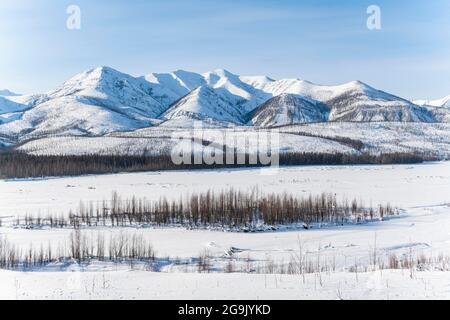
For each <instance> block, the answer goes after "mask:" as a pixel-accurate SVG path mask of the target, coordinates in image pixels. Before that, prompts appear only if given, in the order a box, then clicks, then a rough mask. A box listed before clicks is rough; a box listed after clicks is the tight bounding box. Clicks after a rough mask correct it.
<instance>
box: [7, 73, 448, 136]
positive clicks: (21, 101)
mask: <svg viewBox="0 0 450 320" xmlns="http://www.w3.org/2000/svg"><path fill="white" fill-rule="evenodd" d="M5 93H7V94H9V91H5ZM448 100H449V99H448V97H447V98H444V99H440V100H437V101H432V102H427V104H426V105H425V106H418V105H416V104H414V103H412V102H410V101H408V100H405V99H403V98H400V97H397V96H395V95H392V94H389V93H386V92H383V91H380V90H377V89H374V88H372V87H370V86H368V85H366V84H364V83H362V82H360V81H353V82H349V83H346V84H343V85H338V86H323V85H316V84H313V83H311V82H308V81H305V80H300V79H282V80H273V79H271V78H269V77H266V76H239V75H236V74H233V73H231V72H229V71H227V70H223V69H217V70H214V71H212V72H206V73H203V74H200V73H195V72H189V71H183V70H177V71H175V72H172V73H152V74H149V75H147V76H144V77H138V78H136V77H132V76H130V75H127V74H124V73H121V72H119V71H116V70H114V69H112V68H108V67H99V68H95V69H92V70H89V71H87V72H84V73H81V74H79V75H76V76H75V77H73V78H71V79H70V80H68V81H67V82H65V83H64V84H63V85H62V86H60V87H59V88H57V89H56V90H53V91H51V92H49V93H47V94H42V95H30V96H8V97H2V96H0V135H3V136H4V137H8V138H9V139H11V138H14V140H16V141H22V140H26V139H30V138H35V137H41V136H46V135H61V134H65V135H66V134H73V135H102V134H107V133H111V132H115V131H132V130H136V129H139V128H145V127H149V126H153V125H161V126H164V127H172V128H173V127H177V126H180V127H192V126H193V125H194V123H195V121H197V120H201V121H202V122H204V124H205V125H207V126H209V127H220V126H222V127H227V126H230V125H236V124H237V125H244V124H250V125H252V124H254V125H257V126H273V125H276V126H278V125H286V124H295V123H305V122H316V121H341V122H374V121H395V122H449V121H450V111H447V108H442V107H441V106H445V105H447V104H448ZM449 110H450V108H449ZM249 119H250V122H249Z"/></svg>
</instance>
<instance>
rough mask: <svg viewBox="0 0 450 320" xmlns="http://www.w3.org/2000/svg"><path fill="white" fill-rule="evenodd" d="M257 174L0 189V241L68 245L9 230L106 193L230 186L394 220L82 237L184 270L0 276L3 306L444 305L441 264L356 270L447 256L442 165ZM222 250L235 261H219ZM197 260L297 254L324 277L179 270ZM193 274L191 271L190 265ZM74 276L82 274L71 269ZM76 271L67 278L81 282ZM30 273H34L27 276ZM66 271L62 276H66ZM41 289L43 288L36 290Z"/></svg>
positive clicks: (60, 270)
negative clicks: (350, 202) (386, 208)
mask: <svg viewBox="0 0 450 320" xmlns="http://www.w3.org/2000/svg"><path fill="white" fill-rule="evenodd" d="M262 173H264V171H263V172H262V171H261V170H259V169H242V170H219V171H208V170H205V171H199V172H155V173H138V174H116V175H108V176H86V177H77V178H55V179H36V180H9V181H1V182H0V209H1V212H2V220H3V225H2V227H0V234H1V235H3V236H6V237H7V239H8V241H10V242H11V243H14V245H16V246H17V248H23V249H24V250H26V249H27V248H29V246H30V243H32V244H33V246H35V247H37V248H39V246H40V245H41V244H42V245H44V246H46V245H47V244H49V243H50V244H51V245H52V246H57V245H58V244H59V245H64V244H65V243H66V244H67V239H68V237H69V235H70V232H71V230H69V229H53V230H49V229H42V230H39V229H34V230H25V229H16V228H11V227H10V225H9V219H11V220H12V219H13V216H16V215H21V214H25V213H29V214H31V213H34V214H36V212H40V213H41V214H43V215H45V214H46V213H48V212H59V213H61V214H67V213H68V210H70V208H75V207H76V206H77V203H78V201H79V200H80V199H83V200H84V201H88V200H92V201H101V200H103V199H109V197H110V194H111V192H112V190H117V191H118V192H119V193H120V194H121V195H123V196H127V195H129V196H132V195H136V196H139V197H146V198H147V199H156V198H159V197H160V196H166V197H168V198H179V197H180V196H183V195H187V194H189V193H192V192H200V191H204V190H207V189H210V188H212V189H214V190H223V189H227V188H229V187H231V186H233V187H235V188H237V189H242V190H249V189H250V188H252V187H253V186H255V185H257V186H258V187H259V188H260V189H261V190H262V191H265V192H277V193H282V192H289V193H295V194H299V195H305V196H307V195H309V194H316V193H321V192H324V191H325V192H327V191H328V192H336V193H337V195H338V197H344V196H346V197H349V198H352V197H356V198H357V199H361V201H363V202H364V203H366V204H367V205H369V204H370V203H372V204H373V205H376V204H378V203H386V202H391V203H392V205H394V206H398V207H400V208H402V210H403V211H402V213H401V215H400V216H399V217H395V218H391V219H387V220H385V221H379V222H372V223H368V224H361V225H346V226H337V227H333V226H326V227H323V228H313V229H311V230H297V231H295V230H292V231H281V232H267V233H232V232H218V231H210V230H185V229H182V228H176V227H167V228H144V229H142V228H140V229H132V228H126V229H121V228H115V229H111V228H108V227H104V228H98V229H94V228H92V229H85V230H83V231H82V232H83V233H86V234H87V235H92V236H94V237H95V236H96V235H97V234H98V233H103V234H105V235H109V234H118V233H121V232H126V233H133V232H135V233H138V234H141V235H142V236H143V237H144V238H145V239H147V240H148V241H150V242H151V243H152V245H153V247H154V249H155V250H156V253H157V256H158V257H161V258H164V257H169V258H172V259H174V258H177V259H178V260H180V261H188V265H187V266H183V265H182V264H176V263H173V262H172V263H163V264H161V269H160V270H159V272H150V271H144V270H141V269H140V268H139V265H137V266H136V268H135V270H134V271H131V270H130V267H129V265H128V264H123V265H121V264H119V265H112V264H108V263H100V262H93V263H92V264H90V265H85V266H81V267H80V266H76V265H58V264H56V265H49V266H47V267H43V268H40V269H38V270H34V271H31V272H12V271H0V281H1V283H2V286H1V288H0V297H1V298H4V299H35V298H41V299H431V298H438V299H448V298H449V297H450V293H449V291H448V286H449V285H450V272H449V271H446V270H448V268H446V267H445V266H444V265H442V266H441V265H438V266H434V267H426V266H425V269H423V270H414V271H411V270H383V271H380V270H370V269H369V270H366V271H360V272H358V273H355V272H350V270H351V268H352V267H354V266H355V265H358V266H360V267H364V266H370V261H371V255H372V254H373V253H372V252H373V250H376V254H377V257H379V259H388V258H389V256H391V255H393V254H395V255H396V256H398V257H401V256H408V255H413V256H416V255H417V256H420V255H425V256H435V257H438V256H439V255H444V256H446V255H448V254H449V253H450V241H449V232H448V226H449V225H450V206H449V203H450V196H449V195H450V192H449V191H450V163H449V162H438V163H428V164H422V165H394V166H391V165H388V166H345V167H329V166H313V167H292V168H283V169H280V171H279V172H278V174H276V175H264V174H262ZM230 248H235V250H234V251H235V252H234V253H232V255H231V257H230V256H229V255H224V253H226V252H229V250H230ZM205 250H207V251H208V252H209V253H210V254H211V256H212V257H213V258H212V260H211V263H212V264H213V267H214V268H222V267H223V266H224V265H226V264H227V263H228V261H229V260H230V259H233V261H235V263H236V265H237V266H241V267H242V266H244V265H245V263H246V261H247V259H250V260H251V261H253V262H254V263H264V262H265V261H273V262H274V263H278V264H282V263H287V262H289V260H290V259H291V258H292V257H293V256H295V255H296V254H298V253H299V252H300V250H301V252H302V255H305V257H307V259H308V260H309V261H311V262H312V263H316V262H317V261H319V260H320V262H321V263H322V264H327V265H332V266H333V268H334V271H326V272H322V273H317V272H316V273H313V274H307V275H305V277H302V276H301V275H280V274H266V275H264V274H247V273H240V272H237V273H229V274H226V273H218V272H217V271H213V272H212V273H210V274H198V273H195V272H194V270H193V269H195V266H193V269H191V268H190V267H189V261H191V259H193V258H195V257H197V256H198V255H199V254H200V253H201V252H203V251H205ZM194 265H195V263H194ZM80 268H81V269H80ZM81 270H83V272H73V271H81ZM37 271H38V272H37ZM71 271H72V272H71ZM44 283H45V285H43V284H44Z"/></svg>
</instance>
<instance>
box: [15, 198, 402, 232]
mask: <svg viewBox="0 0 450 320" xmlns="http://www.w3.org/2000/svg"><path fill="white" fill-rule="evenodd" d="M394 214H397V210H396V209H394V208H392V207H391V206H390V205H389V204H387V205H380V206H378V207H377V208H372V207H365V206H364V205H363V204H362V203H361V202H360V201H357V200H356V199H354V200H352V201H348V200H347V199H344V200H341V201H338V199H337V197H336V195H334V194H327V193H323V194H320V195H315V196H313V195H310V196H307V197H302V196H296V195H292V194H287V193H284V194H262V193H260V192H259V191H258V190H256V189H254V190H252V191H237V190H234V189H230V190H226V191H221V192H214V191H211V190H210V191H207V192H204V193H199V194H192V195H190V196H188V197H184V198H180V199H178V200H168V199H167V198H160V199H159V200H156V201H149V200H146V199H145V198H137V197H132V198H129V199H124V198H123V197H121V196H120V195H118V194H117V193H116V192H113V194H112V197H111V200H110V201H103V202H100V203H93V202H90V203H83V202H81V203H80V205H79V208H78V210H77V211H76V212H72V213H70V214H69V216H68V217H67V216H51V215H50V216H47V217H40V216H25V217H23V218H17V220H16V223H15V224H16V225H17V226H22V227H26V228H34V227H42V226H49V227H51V228H65V227H73V228H80V227H95V226H112V227H127V226H142V225H146V226H165V225H181V226H185V227H188V228H205V227H214V228H221V229H236V230H239V231H241V230H244V231H245V230H250V231H255V230H258V229H260V228H262V227H266V226H277V225H289V224H303V225H304V227H305V228H309V226H310V225H311V224H313V223H327V224H344V223H355V222H356V223H357V222H363V221H371V220H374V219H383V218H384V217H387V216H391V215H394Z"/></svg>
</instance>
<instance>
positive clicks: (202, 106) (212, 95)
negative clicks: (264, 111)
mask: <svg viewBox="0 0 450 320" xmlns="http://www.w3.org/2000/svg"><path fill="white" fill-rule="evenodd" d="M163 118H164V119H167V120H173V119H186V120H191V119H195V120H213V121H218V122H225V123H234V124H240V123H242V122H243V121H244V114H243V113H242V111H241V110H239V109H238V108H237V107H236V106H235V105H234V104H233V103H232V102H230V101H228V100H226V99H224V98H223V96H222V95H220V94H218V93H217V92H216V91H215V90H214V89H212V88H210V87H209V86H201V87H199V88H197V89H195V90H194V91H192V92H191V93H189V94H188V95H186V96H185V97H183V98H182V99H180V100H179V101H178V102H176V103H175V104H174V105H173V106H171V107H170V109H169V110H168V111H167V112H165V113H164V115H163Z"/></svg>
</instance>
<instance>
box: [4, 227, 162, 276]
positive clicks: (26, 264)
mask: <svg viewBox="0 0 450 320" xmlns="http://www.w3.org/2000/svg"><path fill="white" fill-rule="evenodd" d="M93 259H96V260H99V261H110V262H136V261H141V262H153V261H154V260H155V251H154V249H153V247H152V245H151V244H150V243H149V242H148V241H147V240H145V239H144V237H143V236H142V235H141V234H135V233H134V234H129V233H123V232H121V233H119V234H115V235H114V234H111V236H110V237H109V238H108V239H106V238H105V235H104V234H102V233H98V234H97V235H96V236H88V235H86V234H83V233H81V232H80V230H74V231H72V232H71V234H70V236H69V241H68V246H66V245H61V244H59V245H58V247H56V248H55V246H52V244H50V243H49V244H48V245H47V246H45V247H44V246H43V245H40V246H39V247H34V246H30V247H29V249H26V250H24V249H22V248H19V247H17V246H15V245H14V244H12V243H10V242H9V241H7V239H6V238H0V269H12V270H15V269H20V268H22V269H32V268H37V267H42V266H44V265H47V264H50V263H57V262H60V263H64V262H74V261H75V262H77V263H79V264H81V263H85V262H89V261H90V260H93Z"/></svg>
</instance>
